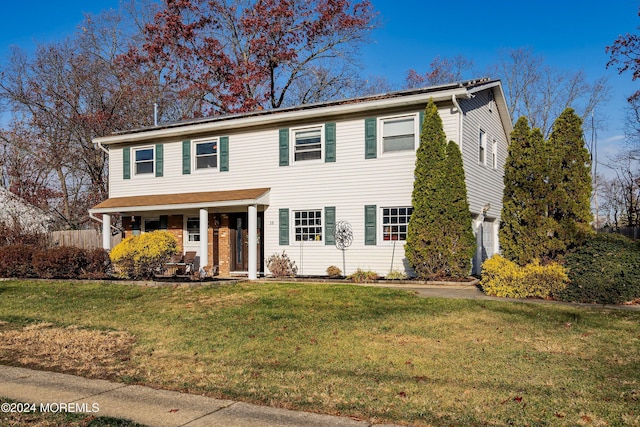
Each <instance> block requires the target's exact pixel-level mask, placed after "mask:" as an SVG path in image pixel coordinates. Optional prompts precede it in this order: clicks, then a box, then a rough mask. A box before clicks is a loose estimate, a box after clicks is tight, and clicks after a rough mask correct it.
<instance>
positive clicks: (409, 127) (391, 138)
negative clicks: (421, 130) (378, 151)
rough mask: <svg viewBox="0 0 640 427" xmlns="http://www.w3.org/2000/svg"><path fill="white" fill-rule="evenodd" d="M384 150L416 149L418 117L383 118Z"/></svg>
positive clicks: (385, 151)
mask: <svg viewBox="0 0 640 427" xmlns="http://www.w3.org/2000/svg"><path fill="white" fill-rule="evenodd" d="M381 122H382V152H383V153H389V152H393V151H406V150H411V151H413V150H415V146H416V129H415V126H416V125H415V124H416V117H415V115H412V116H404V117H393V118H389V119H382V120H381Z"/></svg>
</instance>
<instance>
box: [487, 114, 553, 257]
mask: <svg viewBox="0 0 640 427" xmlns="http://www.w3.org/2000/svg"><path fill="white" fill-rule="evenodd" d="M545 148H546V147H545V142H544V137H543V136H542V132H540V130H539V129H533V130H531V128H530V127H529V121H528V119H527V118H526V117H520V119H518V121H517V123H516V125H515V126H514V128H513V131H512V132H511V142H510V144H509V148H508V152H507V161H506V164H505V167H504V193H503V198H502V204H503V206H502V215H501V216H502V222H501V223H500V231H499V237H500V247H501V249H502V253H503V255H504V256H505V257H506V258H507V259H510V260H512V261H515V262H516V263H518V264H520V265H524V264H526V263H529V262H531V261H532V260H533V259H535V258H541V257H542V256H543V254H544V253H545V252H546V251H547V244H548V240H549V238H548V233H549V231H550V229H551V228H550V224H549V219H548V215H547V205H546V197H547V196H548V194H547V193H548V186H547V183H546V176H547V167H548V166H547V165H548V162H547V156H546V152H545V151H546V150H545Z"/></svg>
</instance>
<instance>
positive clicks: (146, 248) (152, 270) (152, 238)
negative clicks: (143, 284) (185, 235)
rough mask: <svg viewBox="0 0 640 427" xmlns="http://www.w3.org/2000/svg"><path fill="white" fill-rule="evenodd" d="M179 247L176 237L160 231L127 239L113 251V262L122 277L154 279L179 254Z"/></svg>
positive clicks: (111, 255)
mask: <svg viewBox="0 0 640 427" xmlns="http://www.w3.org/2000/svg"><path fill="white" fill-rule="evenodd" d="M177 245H178V242H177V241H176V238H175V237H173V236H172V235H171V234H169V233H168V232H166V231H160V230H158V231H152V232H150V233H143V234H140V235H138V236H131V237H127V238H126V239H124V240H123V241H122V242H120V243H119V244H117V245H116V246H115V247H114V248H113V249H112V250H111V254H110V257H111V262H112V263H113V267H114V269H115V272H116V274H118V275H119V276H121V277H126V278H130V279H139V278H152V277H153V275H154V274H156V273H158V272H160V271H162V269H163V268H164V264H165V263H166V262H167V261H169V259H170V258H171V255H173V254H176V253H178V247H177Z"/></svg>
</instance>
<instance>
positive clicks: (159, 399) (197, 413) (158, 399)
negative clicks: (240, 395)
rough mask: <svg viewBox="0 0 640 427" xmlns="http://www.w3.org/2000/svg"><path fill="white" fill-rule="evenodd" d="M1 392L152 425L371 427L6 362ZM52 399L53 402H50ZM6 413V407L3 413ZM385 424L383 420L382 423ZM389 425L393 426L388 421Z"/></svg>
mask: <svg viewBox="0 0 640 427" xmlns="http://www.w3.org/2000/svg"><path fill="white" fill-rule="evenodd" d="M0 396H3V397H6V398H9V399H12V400H15V401H18V402H24V403H35V404H36V405H37V408H40V404H45V406H43V407H44V408H45V411H46V410H47V408H48V410H49V411H56V412H57V411H58V410H59V409H60V408H61V407H63V405H64V407H67V408H70V409H71V411H70V412H88V413H92V414H93V415H96V416H109V417H115V418H121V419H126V420H131V421H135V422H137V423H140V424H144V425H147V426H168V427H169V426H188V427H201V426H202V427H204V426H225V427H240V426H251V427H253V426H256V427H280V426H282V427H293V426H300V427H303V426H305V427H314V426H317V427H324V426H328V427H330V426H347V427H349V426H354V427H356V426H357V427H368V426H371V425H372V424H371V423H368V422H365V421H356V420H353V419H351V418H345V417H337V416H331V415H321V414H314V413H309V412H301V411H290V410H286V409H278V408H271V407H267V406H258V405H252V404H249V403H242V402H235V401H233V400H220V399H213V398H209V397H205V396H198V395H193V394H186V393H179V392H175V391H166V390H155V389H152V388H149V387H142V386H137V385H126V384H122V383H114V382H110V381H105V380H90V379H87V378H82V377H77V376H74V375H67V374H59V373H55V372H45V371H34V370H31V369H24V368H16V367H12V366H3V365H0ZM46 404H49V405H48V406H46ZM1 415H2V413H1V412H0V416H1ZM376 426H378V427H382V426H383V425H382V424H376ZM386 426H391V425H390V424H386Z"/></svg>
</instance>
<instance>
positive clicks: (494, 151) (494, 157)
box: [491, 138, 498, 169]
mask: <svg viewBox="0 0 640 427" xmlns="http://www.w3.org/2000/svg"><path fill="white" fill-rule="evenodd" d="M491 167H492V168H493V169H498V142H497V141H496V140H495V138H494V140H493V142H492V143H491Z"/></svg>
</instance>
